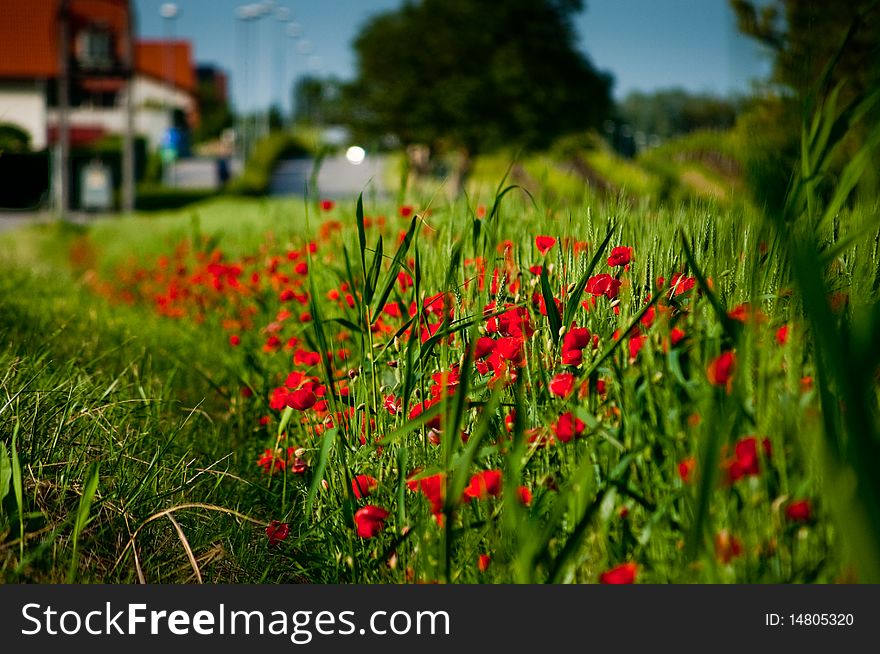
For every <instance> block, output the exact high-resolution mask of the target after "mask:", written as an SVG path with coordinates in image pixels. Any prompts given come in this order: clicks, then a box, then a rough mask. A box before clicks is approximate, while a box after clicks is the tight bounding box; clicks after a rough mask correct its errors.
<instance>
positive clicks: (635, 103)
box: [617, 89, 739, 139]
mask: <svg viewBox="0 0 880 654" xmlns="http://www.w3.org/2000/svg"><path fill="white" fill-rule="evenodd" d="M738 110H739V106H738V103H737V102H736V101H733V100H728V99H725V98H721V97H717V96H714V95H708V94H694V93H688V92H687V91H685V90H683V89H664V90H660V91H654V92H652V93H643V92H640V91H635V92H633V93H630V94H629V95H628V96H627V97H626V98H624V99H623V101H622V102H621V103H620V105H619V106H618V108H617V111H618V113H619V115H620V120H622V121H623V122H625V123H627V124H628V125H629V126H630V127H631V128H632V129H633V130H636V131H641V132H643V133H644V134H645V135H646V136H657V137H660V138H664V139H665V138H669V137H672V136H681V135H682V134H689V133H691V132H695V131H697V130H704V129H714V130H723V129H729V128H730V127H733V124H734V121H735V120H736V116H737V113H738Z"/></svg>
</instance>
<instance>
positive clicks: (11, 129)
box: [0, 123, 31, 154]
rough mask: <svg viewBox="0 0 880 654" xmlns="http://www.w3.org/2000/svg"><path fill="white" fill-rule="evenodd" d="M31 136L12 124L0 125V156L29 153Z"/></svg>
mask: <svg viewBox="0 0 880 654" xmlns="http://www.w3.org/2000/svg"><path fill="white" fill-rule="evenodd" d="M30 149H31V135H30V134H28V132H27V131H26V130H24V129H23V128H21V127H19V126H18V125H13V124H12V123H0V154H2V153H4V152H29V151H30Z"/></svg>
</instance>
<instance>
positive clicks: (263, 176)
mask: <svg viewBox="0 0 880 654" xmlns="http://www.w3.org/2000/svg"><path fill="white" fill-rule="evenodd" d="M313 150H314V148H310V147H309V146H308V145H307V144H306V143H304V142H303V141H302V139H300V138H298V137H297V136H294V135H293V134H292V133H291V132H288V131H274V132H270V133H269V135H268V136H266V137H265V138H262V139H260V140H259V141H257V142H256V143H255V144H254V147H253V150H251V154H250V156H249V157H248V160H247V161H246V162H245V166H244V170H243V171H242V172H241V174H240V175H239V176H238V177H236V178H235V179H233V180H232V181H231V182H230V183H229V186H228V188H227V191H228V192H229V193H233V194H235V195H265V194H266V192H267V191H268V190H269V182H270V181H271V178H272V171H273V170H274V168H275V166H276V164H277V163H278V161H279V160H280V159H283V158H285V157H290V158H293V157H307V156H309V155H310V154H313Z"/></svg>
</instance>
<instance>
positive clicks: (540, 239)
mask: <svg viewBox="0 0 880 654" xmlns="http://www.w3.org/2000/svg"><path fill="white" fill-rule="evenodd" d="M554 245H556V239H555V238H553V237H552V236H536V237H535V246H536V247H537V248H538V252H540V253H541V254H542V255H544V254H547V253H548V252H549V251H550V248H552V247H553V246H554Z"/></svg>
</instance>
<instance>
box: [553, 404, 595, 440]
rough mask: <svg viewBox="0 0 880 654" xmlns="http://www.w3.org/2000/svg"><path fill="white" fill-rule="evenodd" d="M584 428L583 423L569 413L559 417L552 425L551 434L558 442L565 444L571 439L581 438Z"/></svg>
mask: <svg viewBox="0 0 880 654" xmlns="http://www.w3.org/2000/svg"><path fill="white" fill-rule="evenodd" d="M586 428H587V426H586V425H585V424H584V421H583V420H581V419H580V418H577V417H576V416H575V415H574V414H573V413H572V412H571V411H569V412H567V413H563V414H562V415H561V416H559V420H557V421H556V422H555V423H554V424H553V433H554V434H556V438H557V439H558V440H560V441H562V442H563V443H567V442H568V441H570V440H571V439H572V438H580V437H581V436H583V435H584V430H585V429H586Z"/></svg>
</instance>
